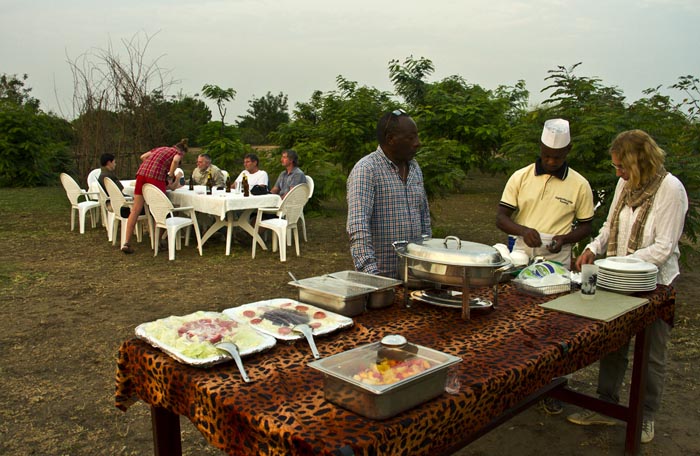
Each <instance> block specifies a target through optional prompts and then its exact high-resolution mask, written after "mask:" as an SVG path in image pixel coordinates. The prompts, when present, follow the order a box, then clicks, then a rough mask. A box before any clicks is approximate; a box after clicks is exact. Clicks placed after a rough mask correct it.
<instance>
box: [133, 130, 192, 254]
mask: <svg viewBox="0 0 700 456" xmlns="http://www.w3.org/2000/svg"><path fill="white" fill-rule="evenodd" d="M185 152H187V138H185V139H182V140H180V142H179V143H177V144H175V145H174V146H172V147H156V148H155V149H151V150H149V151H148V152H146V153H144V154H142V155H141V161H142V163H141V166H139V170H138V171H136V185H135V187H134V205H133V207H132V209H131V214H129V220H128V221H127V223H126V240H125V243H124V246H123V247H122V252H124V253H134V248H133V247H131V245H130V244H129V240H130V239H131V235H132V234H134V228H135V227H136V221H137V219H138V214H140V213H141V209H142V208H143V202H144V201H143V194H142V193H141V188H142V187H143V184H153V185H155V186H156V187H158V188H159V189H161V191H162V192H163V193H165V190H166V187H167V185H168V180H172V179H174V178H175V169H177V167H178V165H179V164H180V160H182V156H183V155H185Z"/></svg>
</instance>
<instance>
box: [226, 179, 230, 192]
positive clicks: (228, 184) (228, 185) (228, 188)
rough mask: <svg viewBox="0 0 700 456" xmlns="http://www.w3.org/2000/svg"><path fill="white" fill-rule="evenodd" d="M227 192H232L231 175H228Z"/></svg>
mask: <svg viewBox="0 0 700 456" xmlns="http://www.w3.org/2000/svg"><path fill="white" fill-rule="evenodd" d="M226 193H231V177H229V176H226Z"/></svg>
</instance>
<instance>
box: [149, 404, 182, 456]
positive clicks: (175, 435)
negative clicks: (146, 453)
mask: <svg viewBox="0 0 700 456" xmlns="http://www.w3.org/2000/svg"><path fill="white" fill-rule="evenodd" d="M151 426H152V428H153V454H155V455H156V456H181V455H182V442H181V441H180V416H179V415H177V414H175V413H173V412H171V411H169V410H167V409H164V408H162V407H156V406H154V405H152V406H151Z"/></svg>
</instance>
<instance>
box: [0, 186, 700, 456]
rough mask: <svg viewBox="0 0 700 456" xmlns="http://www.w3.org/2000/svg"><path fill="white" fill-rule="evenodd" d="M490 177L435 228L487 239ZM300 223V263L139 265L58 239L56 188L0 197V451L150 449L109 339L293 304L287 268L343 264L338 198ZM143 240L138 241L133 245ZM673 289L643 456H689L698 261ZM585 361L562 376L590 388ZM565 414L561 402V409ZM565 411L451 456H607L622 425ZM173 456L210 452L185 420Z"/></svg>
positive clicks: (64, 234) (535, 416)
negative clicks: (271, 304)
mask: <svg viewBox="0 0 700 456" xmlns="http://www.w3.org/2000/svg"><path fill="white" fill-rule="evenodd" d="M502 185H503V180H502V179H493V178H488V177H483V176H481V177H479V178H473V179H471V180H470V181H469V183H468V184H467V187H466V188H465V191H464V192H463V194H460V195H454V196H451V197H449V198H447V199H445V200H442V201H440V202H437V203H435V204H433V206H432V209H433V212H434V215H435V223H434V226H435V227H436V228H437V230H436V231H437V233H439V234H440V233H441V234H442V236H444V235H445V234H450V235H457V236H459V237H460V238H462V239H466V240H470V241H475V242H482V243H487V244H493V243H495V242H503V239H504V236H503V235H502V234H501V233H499V232H497V230H496V229H495V227H494V210H495V205H496V203H497V201H498V197H499V195H500V191H501V188H502ZM324 209H325V211H324V213H323V214H317V216H315V217H313V216H312V215H313V214H309V215H308V216H307V225H308V234H309V241H308V242H307V243H303V244H302V246H301V250H302V256H301V257H296V256H294V254H292V255H291V256H289V257H288V261H287V263H286V264H283V263H280V262H279V257H278V256H277V254H273V253H271V252H269V251H268V252H261V251H258V254H257V256H256V258H255V260H253V259H251V258H250V238H249V237H247V236H246V235H244V234H243V233H238V235H237V239H236V243H235V245H234V247H233V254H232V255H231V256H230V257H227V256H225V255H224V249H225V244H224V242H223V240H221V239H217V238H213V239H212V240H210V241H209V242H208V243H207V244H205V246H204V256H202V257H199V256H198V255H196V253H195V252H196V250H195V249H194V248H192V247H189V248H183V250H182V251H180V252H178V254H177V259H176V261H172V262H169V261H168V259H167V254H160V255H159V256H158V257H155V258H154V257H153V255H152V253H150V251H149V249H148V247H147V245H146V244H137V245H136V249H137V252H136V253H135V254H134V255H131V256H126V255H124V254H122V253H121V252H119V250H118V247H114V246H112V245H111V244H109V243H108V242H107V237H106V233H105V230H104V229H102V228H97V229H88V230H87V232H86V233H85V234H84V235H80V234H78V232H75V231H74V232H71V231H70V227H69V225H70V218H69V205H68V202H67V199H66V197H65V194H64V193H63V190H62V189H61V188H60V187H55V188H39V189H29V190H14V189H9V190H8V189H3V190H0V252H1V253H0V312H2V318H0V382H1V387H0V454H3V455H147V454H152V452H153V445H152V439H151V428H150V425H151V422H150V415H149V408H148V407H147V406H146V405H145V404H144V403H141V402H140V403H137V404H136V405H134V406H133V407H132V408H130V409H129V410H128V412H126V413H124V412H121V411H119V410H118V409H116V408H115V407H114V401H113V394H114V373H115V367H116V352H117V350H118V347H119V345H120V343H121V342H122V341H123V340H125V339H127V338H130V337H132V336H133V333H134V328H135V327H136V326H137V325H138V324H140V323H143V322H146V321H151V320H154V319H157V318H161V317H164V316H168V315H182V314H187V313H190V312H193V311H196V310H222V309H224V308H227V307H231V306H235V305H240V304H244V303H247V302H252V301H257V300H260V299H268V298H275V297H292V298H294V297H296V289H295V288H293V287H291V286H289V285H287V282H288V281H289V277H288V275H287V272H288V271H292V272H293V273H294V274H295V275H296V276H297V277H298V278H305V277H311V276H315V275H321V274H324V273H328V272H332V271H340V270H345V269H351V268H352V262H351V260H350V256H349V253H348V241H347V236H346V235H345V232H344V225H345V208H344V206H343V204H342V203H337V204H328V205H325V206H324ZM146 242H147V241H146ZM691 263H692V264H694V265H695V269H689V268H687V267H686V268H684V269H683V272H682V276H681V279H680V280H679V281H678V284H677V288H678V306H677V313H676V328H675V330H674V331H673V338H672V343H671V347H670V353H671V360H670V363H669V366H668V378H667V382H666V394H665V395H664V401H663V407H662V410H661V412H660V413H659V415H658V417H657V422H656V426H657V427H656V439H655V440H654V441H653V442H652V443H650V444H648V445H644V446H643V450H642V453H643V454H644V455H669V456H674V455H689V454H700V439H699V438H698V437H697V433H698V429H700V402H699V401H698V378H699V374H700V369H699V368H698V364H697V363H698V360H699V358H700V348H699V347H700V340H699V337H698V336H699V334H698V328H699V326H700V310H699V307H698V300H697V296H698V291H697V290H698V284H699V283H700V272H699V271H700V270H699V269H698V266H700V261H698V260H697V259H692V260H691ZM596 372H597V369H596V366H595V365H593V366H590V367H589V368H586V369H584V370H582V371H579V372H577V373H575V374H574V376H573V383H574V386H575V387H577V388H579V389H581V390H585V391H588V392H592V391H593V390H594V388H595V386H594V385H595V375H596ZM572 411H574V408H573V407H570V406H567V407H566V410H565V414H566V413H570V412H572ZM565 414H562V415H559V416H548V415H546V414H544V412H543V411H541V410H538V409H537V408H536V407H533V408H531V409H529V410H528V411H526V412H524V413H523V414H521V415H519V416H518V417H516V418H514V419H512V420H510V421H509V422H507V423H505V424H504V425H502V426H501V427H499V428H498V429H496V430H495V431H493V432H492V433H490V434H488V435H487V436H485V437H483V438H481V439H479V440H477V441H476V442H474V443H473V444H472V445H470V446H469V447H467V448H465V449H463V450H461V451H460V452H458V453H457V454H458V455H460V456H467V455H469V456H476V455H492V454H508V455H510V454H518V455H538V456H540V455H544V454H546V455H607V454H610V455H618V454H622V449H623V443H624V427H623V426H613V427H607V428H602V427H591V428H584V427H579V426H575V425H572V424H569V423H568V422H566V420H565ZM182 431H183V451H184V454H187V455H214V454H220V452H219V451H218V450H215V449H214V448H213V447H211V446H209V445H208V444H207V442H206V441H205V440H204V439H203V437H202V436H201V435H200V434H199V432H198V431H197V430H196V429H195V428H194V426H192V424H190V423H189V422H188V421H187V420H186V419H182Z"/></svg>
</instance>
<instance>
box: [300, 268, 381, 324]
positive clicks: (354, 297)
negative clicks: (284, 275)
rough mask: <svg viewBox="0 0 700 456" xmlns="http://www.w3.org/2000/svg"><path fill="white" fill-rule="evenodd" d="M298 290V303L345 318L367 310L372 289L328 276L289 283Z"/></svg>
mask: <svg viewBox="0 0 700 456" xmlns="http://www.w3.org/2000/svg"><path fill="white" fill-rule="evenodd" d="M289 285H293V286H295V287H298V288H299V301H301V302H307V303H309V304H314V305H316V306H318V307H322V308H324V309H326V310H330V311H332V312H335V313H339V314H341V315H345V316H346V317H354V316H356V315H360V314H361V313H363V312H364V311H365V310H366V308H367V300H368V296H369V294H370V293H371V292H373V291H374V288H371V287H367V286H362V285H359V284H356V283H352V282H347V281H345V280H339V279H335V278H333V277H329V276H319V277H309V278H308V279H301V280H296V281H291V282H289Z"/></svg>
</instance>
